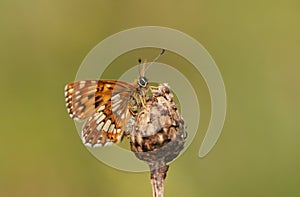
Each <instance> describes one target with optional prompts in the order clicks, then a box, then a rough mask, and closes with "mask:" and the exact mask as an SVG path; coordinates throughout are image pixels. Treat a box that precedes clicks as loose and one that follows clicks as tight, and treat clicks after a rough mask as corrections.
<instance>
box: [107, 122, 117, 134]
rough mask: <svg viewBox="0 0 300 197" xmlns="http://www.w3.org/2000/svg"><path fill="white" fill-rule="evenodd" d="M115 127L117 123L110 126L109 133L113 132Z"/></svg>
mask: <svg viewBox="0 0 300 197" xmlns="http://www.w3.org/2000/svg"><path fill="white" fill-rule="evenodd" d="M114 128H115V124H111V125H110V127H109V130H108V133H111V132H112V131H113V130H116V129H114Z"/></svg>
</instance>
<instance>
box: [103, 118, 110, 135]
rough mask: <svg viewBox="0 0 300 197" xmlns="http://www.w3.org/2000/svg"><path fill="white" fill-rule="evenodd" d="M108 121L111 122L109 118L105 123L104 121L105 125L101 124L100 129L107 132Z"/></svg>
mask: <svg viewBox="0 0 300 197" xmlns="http://www.w3.org/2000/svg"><path fill="white" fill-rule="evenodd" d="M110 123H111V120H107V121H106V123H105V125H104V126H103V128H102V130H104V131H106V132H107V131H108V128H109V126H110Z"/></svg>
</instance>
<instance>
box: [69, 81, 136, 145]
mask: <svg viewBox="0 0 300 197" xmlns="http://www.w3.org/2000/svg"><path fill="white" fill-rule="evenodd" d="M134 89H135V87H134V86H133V85H132V84H130V83H127V82H123V81H116V80H82V81H77V82H73V83H70V84H68V85H66V87H65V97H66V105H67V109H68V113H69V115H70V116H71V118H73V119H75V120H85V119H87V121H86V123H85V125H84V127H83V129H82V139H83V141H84V143H85V144H86V145H91V146H97V145H107V144H110V143H117V142H119V141H120V140H121V138H122V135H123V129H124V127H125V124H126V122H127V120H128V118H129V115H130V113H129V110H128V101H129V100H130V96H131V94H132V92H133V91H134Z"/></svg>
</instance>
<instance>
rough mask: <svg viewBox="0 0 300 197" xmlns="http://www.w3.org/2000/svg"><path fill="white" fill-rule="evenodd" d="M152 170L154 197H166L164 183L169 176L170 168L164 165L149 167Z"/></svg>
mask: <svg viewBox="0 0 300 197" xmlns="http://www.w3.org/2000/svg"><path fill="white" fill-rule="evenodd" d="M149 166H150V170H151V185H152V193H153V197H163V196H164V182H165V179H166V176H167V171H168V169H169V166H168V165H166V164H164V165H162V166H159V165H152V166H151V165H149Z"/></svg>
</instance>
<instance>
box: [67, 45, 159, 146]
mask: <svg viewBox="0 0 300 197" xmlns="http://www.w3.org/2000/svg"><path fill="white" fill-rule="evenodd" d="M163 53H164V49H163V50H162V52H161V53H160V54H159V56H161V55H162V54H163ZM159 56H158V57H159ZM158 57H156V58H155V59H154V61H153V62H155V61H156V60H157V59H158ZM148 67H149V66H148ZM145 70H146V69H145V64H144V65H143V68H142V69H141V70H140V73H139V78H138V79H137V80H135V81H134V82H133V83H129V82H125V81H120V80H80V81H76V82H72V83H69V84H67V85H66V86H65V101H66V107H67V111H68V113H69V115H70V117H71V118H72V119H74V120H76V121H84V120H86V122H85V123H84V126H83V128H82V132H81V138H82V141H83V143H84V144H85V145H87V146H91V147H97V146H106V145H111V144H114V143H118V142H120V141H121V140H122V139H123V137H124V136H129V135H130V129H131V128H132V125H133V124H134V117H135V116H136V115H137V113H138V112H139V111H140V110H141V108H142V107H143V106H144V104H145V100H146V97H147V94H148V91H149V85H148V79H147V78H146V77H145Z"/></svg>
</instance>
